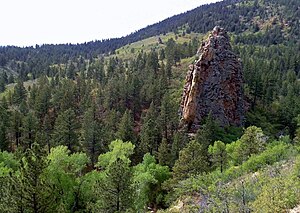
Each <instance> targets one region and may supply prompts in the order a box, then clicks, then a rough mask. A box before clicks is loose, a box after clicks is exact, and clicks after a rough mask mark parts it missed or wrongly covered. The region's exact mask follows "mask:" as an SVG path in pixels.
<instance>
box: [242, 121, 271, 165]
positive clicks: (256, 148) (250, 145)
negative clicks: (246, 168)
mask: <svg viewBox="0 0 300 213" xmlns="http://www.w3.org/2000/svg"><path fill="white" fill-rule="evenodd" d="M266 139H267V138H266V137H265V135H264V133H263V131H262V129H261V128H258V127H256V126H250V127H248V128H247V129H246V130H245V133H244V134H243V135H242V137H241V139H240V141H241V147H242V155H243V158H244V160H246V159H248V158H249V157H250V156H251V155H252V154H258V153H260V152H262V151H263V150H264V149H265V146H266Z"/></svg>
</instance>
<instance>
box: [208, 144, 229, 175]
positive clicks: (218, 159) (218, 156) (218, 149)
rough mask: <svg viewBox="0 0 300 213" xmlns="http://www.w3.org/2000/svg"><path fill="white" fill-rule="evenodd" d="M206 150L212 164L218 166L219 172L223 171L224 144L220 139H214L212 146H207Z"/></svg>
mask: <svg viewBox="0 0 300 213" xmlns="http://www.w3.org/2000/svg"><path fill="white" fill-rule="evenodd" d="M208 152H209V154H210V155H211V161H212V162H213V164H214V165H215V166H217V167H220V170H221V172H223V170H224V167H225V165H226V162H227V152H226V145H225V144H224V143H223V142H222V141H215V143H214V145H213V146H212V145H210V146H209V149H208Z"/></svg>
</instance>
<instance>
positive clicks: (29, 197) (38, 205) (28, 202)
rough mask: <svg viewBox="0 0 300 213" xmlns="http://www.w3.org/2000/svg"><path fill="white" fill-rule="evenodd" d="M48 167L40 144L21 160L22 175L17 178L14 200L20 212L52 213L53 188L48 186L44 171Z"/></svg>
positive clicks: (28, 150) (35, 145)
mask: <svg viewBox="0 0 300 213" xmlns="http://www.w3.org/2000/svg"><path fill="white" fill-rule="evenodd" d="M46 167H47V162H46V160H45V155H44V153H43V151H42V150H41V148H40V147H39V145H38V144H36V143H35V144H33V146H32V148H31V149H27V150H26V152H25V156H24V157H23V158H22V160H21V166H20V174H19V176H16V177H15V180H14V184H15V187H16V189H18V190H15V192H14V195H15V197H14V199H16V202H17V205H18V209H19V210H18V212H27V211H28V212H34V213H39V212H40V213H43V212H51V209H52V208H53V207H54V206H53V205H54V200H53V199H52V196H51V191H52V189H51V186H50V185H48V184H47V181H46V177H45V176H43V171H44V169H45V168H46Z"/></svg>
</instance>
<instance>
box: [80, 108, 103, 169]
mask: <svg viewBox="0 0 300 213" xmlns="http://www.w3.org/2000/svg"><path fill="white" fill-rule="evenodd" d="M82 130H83V135H82V136H83V145H84V147H85V150H86V151H87V153H88V154H89V156H90V157H91V162H92V166H94V164H95V162H96V156H98V155H99V154H100V153H101V152H104V150H105V148H104V147H103V146H104V145H105V143H104V140H103V127H102V126H101V124H100V122H99V121H98V119H97V118H96V109H95V106H92V107H91V108H89V109H88V110H87V111H86V113H85V114H84V118H83V125H82Z"/></svg>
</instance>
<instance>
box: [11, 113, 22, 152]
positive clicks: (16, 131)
mask: <svg viewBox="0 0 300 213" xmlns="http://www.w3.org/2000/svg"><path fill="white" fill-rule="evenodd" d="M10 122H11V126H10V134H11V135H12V138H13V139H14V141H15V146H16V147H18V146H19V145H20V144H21V136H22V126H23V115H22V114H21V113H20V112H19V111H16V110H15V111H12V115H11V121H10Z"/></svg>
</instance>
